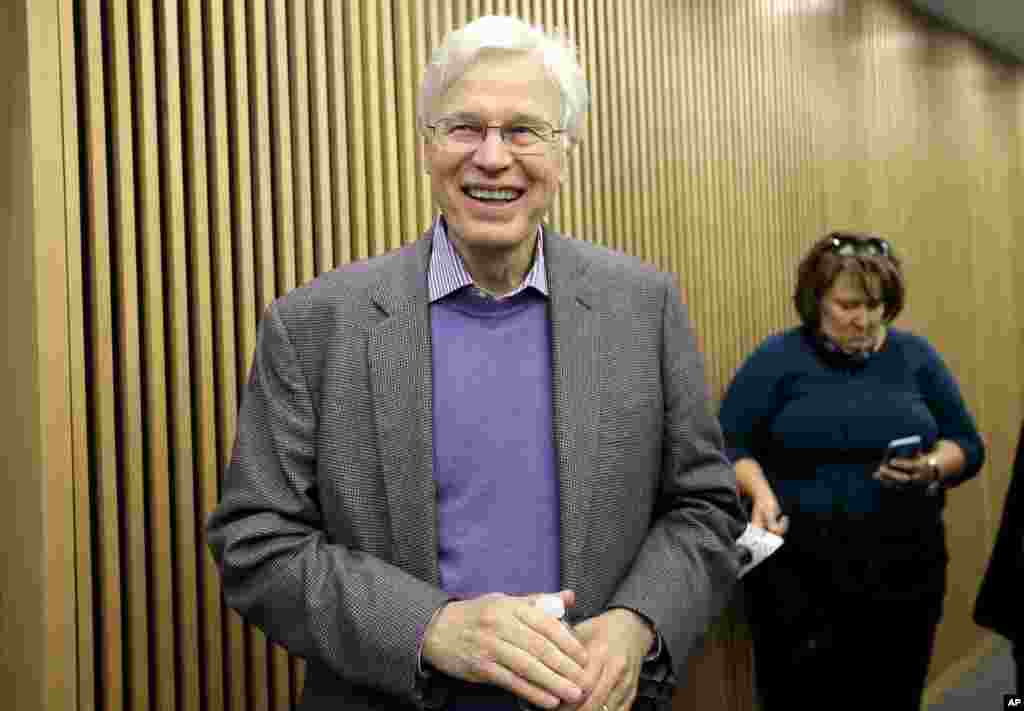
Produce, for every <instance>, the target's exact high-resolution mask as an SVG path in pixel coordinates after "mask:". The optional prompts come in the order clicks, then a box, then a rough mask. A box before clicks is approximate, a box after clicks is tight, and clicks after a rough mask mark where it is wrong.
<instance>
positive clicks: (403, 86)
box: [394, 2, 426, 242]
mask: <svg viewBox="0 0 1024 711" xmlns="http://www.w3.org/2000/svg"><path fill="white" fill-rule="evenodd" d="M422 9H423V3H422V2H414V3H402V4H400V5H398V6H397V7H396V8H395V21H394V27H395V39H394V42H395V52H396V53H397V58H398V60H397V61H398V63H397V66H396V76H395V83H396V85H397V87H396V89H397V92H396V96H395V101H396V102H397V106H396V109H397V110H396V115H397V116H398V126H397V130H398V137H397V139H396V142H397V150H398V155H397V161H396V162H398V163H400V164H401V165H404V166H405V170H399V173H398V176H397V181H396V184H397V185H398V190H399V192H400V193H401V195H402V199H403V200H404V205H403V208H402V210H401V212H400V219H401V226H400V227H399V230H400V231H401V234H400V236H399V239H401V240H403V241H406V242H409V241H412V240H413V239H415V238H416V237H418V236H419V227H420V221H421V218H423V219H425V218H426V214H425V213H426V209H425V208H426V206H425V205H424V204H423V200H422V196H421V194H420V181H419V179H418V177H419V175H421V174H422V171H423V165H422V160H421V159H420V157H419V155H418V153H419V147H418V138H419V133H418V131H417V130H416V120H415V117H416V94H415V86H416V77H418V76H420V74H421V72H422V69H421V68H420V64H421V62H420V61H419V60H420V54H419V52H418V45H417V44H416V40H414V39H413V35H414V32H415V34H416V35H417V39H418V38H419V37H422V26H420V27H416V26H415V20H414V19H413V18H414V15H415V13H416V12H417V11H422ZM414 28H415V29H414ZM401 117H405V120H404V121H403V120H401Z"/></svg>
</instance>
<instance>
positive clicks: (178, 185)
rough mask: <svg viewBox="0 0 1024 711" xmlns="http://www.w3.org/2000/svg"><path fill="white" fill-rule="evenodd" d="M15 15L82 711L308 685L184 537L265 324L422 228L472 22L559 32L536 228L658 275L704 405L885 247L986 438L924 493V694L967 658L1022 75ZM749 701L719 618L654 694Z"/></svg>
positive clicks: (994, 488) (673, 20)
mask: <svg viewBox="0 0 1024 711" xmlns="http://www.w3.org/2000/svg"><path fill="white" fill-rule="evenodd" d="M25 6H26V7H29V6H30V7H31V10H30V11H29V15H30V17H31V18H32V20H31V22H35V23H36V25H37V26H46V25H47V23H49V28H50V30H51V31H52V33H53V37H55V38H57V39H56V40H55V41H57V42H59V44H60V48H61V49H62V52H61V53H60V62H59V64H60V67H59V71H60V77H61V78H60V82H59V86H60V87H62V88H61V90H60V95H59V96H58V97H57V99H56V100H55V101H54V104H53V106H54V108H55V110H56V111H57V112H58V115H59V116H60V122H62V123H61V125H62V127H63V131H61V130H59V129H53V134H54V135H52V136H50V135H46V133H45V131H43V132H39V131H38V130H37V132H36V133H35V134H33V135H32V138H31V140H33V141H34V142H36V143H37V145H38V144H39V142H45V141H51V140H52V141H53V142H55V145H58V146H59V147H60V150H61V151H62V152H63V161H64V163H63V168H64V170H63V176H64V178H65V180H66V185H64V186H62V188H63V187H66V192H65V193H62V196H61V201H62V202H63V205H60V204H55V205H53V209H54V210H57V211H58V212H60V214H61V215H62V217H63V215H64V214H66V215H67V227H66V229H65V230H61V229H56V230H51V231H49V232H47V233H46V234H45V235H37V239H49V240H51V241H52V240H53V239H58V240H60V243H61V244H64V246H65V251H63V252H62V259H66V263H65V262H63V261H61V262H60V263H59V269H60V270H59V271H58V272H57V273H56V274H53V278H55V279H65V281H64V284H63V286H62V288H66V289H67V299H66V308H67V312H66V323H65V324H64V328H65V329H66V331H64V333H65V334H66V336H67V342H66V344H65V345H63V346H61V348H63V349H64V350H63V354H62V355H63V356H65V357H66V367H67V370H66V374H65V375H66V378H67V386H66V388H65V393H64V397H63V399H62V398H61V393H60V392H52V391H51V392H50V394H48V395H47V398H52V399H55V400H54V402H56V401H60V403H61V404H62V406H63V407H66V408H67V409H68V410H69V411H70V412H71V413H72V415H73V416H71V417H69V418H68V420H67V429H68V432H67V437H68V442H69V445H68V448H69V449H70V452H69V453H66V454H65V456H64V460H66V461H65V462H64V466H63V467H58V471H60V472H63V473H64V474H65V475H66V477H67V480H68V481H70V482H72V484H73V491H71V492H70V493H69V494H68V496H69V497H70V504H73V510H74V516H73V523H72V522H69V521H67V520H60V521H58V520H55V519H44V527H45V528H46V529H47V530H48V531H49V532H50V534H51V535H53V536H56V537H57V538H58V539H63V540H64V542H65V543H67V544H68V545H69V546H70V550H72V551H73V556H74V559H75V560H74V568H75V573H76V577H75V580H76V583H75V585H74V586H70V587H71V589H70V590H69V591H68V592H67V593H66V594H67V595H68V596H69V597H68V598H67V599H68V600H71V601H72V602H73V604H74V609H75V610H76V619H75V625H74V634H75V638H76V640H77V654H76V658H77V663H76V665H75V666H76V669H77V672H76V673H77V683H76V684H75V687H74V688H75V691H76V695H77V707H78V708H79V709H81V710H82V711H92V710H93V709H96V710H97V711H99V710H102V711H121V710H122V709H129V710H132V711H142V710H143V709H161V710H164V709H181V710H183V711H200V710H202V711H207V710H209V711H216V710H220V709H230V710H231V711H242V710H248V709H253V710H262V709H275V710H283V709H287V708H290V707H291V706H292V705H293V703H294V701H295V699H296V698H297V695H298V693H299V691H300V689H301V685H302V666H301V664H300V663H299V662H297V661H295V660H292V659H290V658H289V657H288V656H287V655H286V654H285V653H284V652H283V651H282V650H280V649H279V648H277V647H276V646H274V645H272V644H269V643H268V642H267V640H266V639H265V638H264V636H263V635H262V634H261V633H260V632H259V631H257V630H255V629H252V628H249V627H247V626H245V625H243V624H242V623H241V622H240V620H239V619H238V617H237V616H236V615H235V614H234V613H233V612H230V611H226V610H225V609H224V607H223V605H222V603H221V596H220V591H219V588H218V580H217V575H216V571H215V569H214V566H213V564H212V561H211V558H210V556H209V554H208V552H207V550H206V548H205V543H204V540H203V526H204V521H205V519H206V517H207V515H208V513H209V512H210V510H211V509H212V507H213V506H214V504H215V502H216V500H217V491H218V477H219V473H220V471H221V470H222V468H223V466H224V464H225V462H226V461H227V459H228V456H229V453H230V447H231V444H232V439H233V433H234V426H235V413H236V408H237V406H238V396H239V392H240V387H241V384H242V382H243V381H244V379H245V376H246V374H247V370H248V366H249V362H250V357H251V354H252V351H253V347H254V344H255V334H256V327H257V322H258V317H259V314H260V313H261V311H262V309H263V308H264V307H265V305H266V304H267V303H268V302H269V301H270V300H271V299H273V298H275V297H276V296H278V295H280V294H282V293H284V292H286V291H288V290H289V289H291V288H293V287H294V286H296V285H297V284H299V283H302V282H305V281H307V280H309V279H311V278H312V277H314V276H315V275H317V274H319V273H321V272H323V271H325V270H329V269H331V268H333V267H334V266H335V265H338V264H342V263H346V262H349V261H352V260H355V259H361V258H365V257H367V256H371V255H376V254H379V253H381V252H384V251H386V250H389V249H392V248H394V247H397V246H399V245H401V244H402V243H405V242H409V241H412V240H414V239H415V238H416V237H417V236H418V235H419V233H420V231H421V230H422V229H423V228H424V227H425V226H426V225H427V224H428V223H429V221H430V219H431V216H432V208H431V201H430V193H429V183H428V181H427V178H426V176H425V174H424V172H423V166H422V165H421V162H420V161H421V159H420V156H419V153H418V149H417V146H418V137H417V135H416V131H415V126H414V116H415V102H416V96H417V87H418V81H419V78H420V76H421V74H422V70H423V67H424V64H425V62H426V60H427V58H428V56H429V53H430V52H431V50H432V49H433V48H434V47H436V46H437V45H438V43H439V41H440V39H441V38H442V37H443V36H444V34H445V33H446V32H447V31H448V30H449V29H451V28H453V27H456V26H459V25H461V24H463V23H464V22H466V21H467V20H469V19H471V18H473V17H476V16H479V15H481V14H489V13H510V14H517V15H520V16H522V17H524V18H526V19H528V20H530V21H532V22H534V23H539V24H543V25H545V26H546V27H548V28H552V29H559V30H561V31H562V32H564V33H565V34H566V35H568V37H569V38H571V39H572V40H573V41H575V42H576V43H578V45H579V51H580V58H581V60H582V62H583V64H584V67H585V69H586V71H587V75H588V78H589V81H590V85H591V89H592V93H593V108H592V111H591V113H590V115H589V117H588V120H587V124H586V129H585V133H584V135H583V143H582V144H581V146H580V147H579V149H578V150H577V151H576V152H575V153H574V155H573V157H572V162H571V169H570V177H569V180H568V182H567V184H566V186H565V189H564V190H563V192H562V194H561V195H560V197H559V198H558V201H557V203H556V205H555V208H554V211H553V214H552V216H551V223H552V225H553V226H554V227H555V228H557V229H559V230H561V231H564V232H567V233H569V234H572V235H575V236H577V237H579V238H582V239H587V240H591V241H594V242H597V243H600V244H604V245H609V246H612V247H614V248H617V249H621V250H624V251H626V252H630V253H633V254H637V255H639V256H641V257H643V258H644V259H647V260H649V261H651V262H653V263H655V264H657V265H658V266H659V267H661V268H663V269H665V270H670V271H673V272H675V273H676V274H678V276H679V279H680V283H681V285H682V287H683V290H684V293H685V295H686V299H687V301H688V303H689V305H690V313H691V316H692V318H693V320H694V322H695V324H696V328H697V331H698V334H699V337H700V341H701V344H702V347H703V350H704V352H705V354H706V357H707V361H708V374H709V379H710V382H709V387H710V389H711V392H712V394H713V397H714V398H715V399H716V400H717V398H718V397H719V396H720V395H721V393H722V392H723V389H724V387H725V385H726V384H727V383H728V380H729V378H730V377H731V375H732V373H733V372H734V370H735V369H736V367H737V366H738V364H739V363H740V362H741V360H742V359H743V358H744V356H745V355H746V354H747V353H749V352H750V350H751V349H752V348H753V347H754V346H755V344H757V343H758V342H759V341H760V340H761V339H762V338H764V337H765V336H766V335H767V334H769V333H771V332H772V331H775V330H778V329H781V328H784V327H787V326H789V325H791V324H792V323H794V322H795V312H794V311H793V309H792V307H791V305H790V293H791V289H792V285H793V282H794V272H795V266H796V263H797V261H798V259H799V257H800V255H801V254H802V253H803V251H804V250H805V249H806V248H807V247H808V245H809V244H810V243H811V242H812V241H813V240H814V239H816V238H817V237H818V236H820V235H821V234H822V233H824V232H825V231H827V230H829V229H833V228H853V229H861V230H867V231H872V232H876V233H879V234H882V235H884V236H886V237H888V238H890V239H891V240H892V241H893V242H894V243H895V245H896V246H897V248H898V249H899V251H900V252H901V253H902V255H903V256H904V257H905V261H906V266H907V273H908V279H909V282H910V293H909V305H908V308H907V311H906V313H905V316H904V317H902V319H901V325H903V326H905V327H909V328H912V329H914V330H916V331H918V332H920V333H922V334H924V335H926V336H927V337H928V338H930V339H931V340H932V341H933V342H934V343H935V344H936V345H937V346H938V348H939V349H940V351H941V352H942V354H943V355H944V357H945V358H946V359H947V360H948V362H949V364H950V365H951V367H952V368H953V370H954V372H955V373H956V374H957V376H958V377H959V379H960V382H961V384H962V386H963V389H964V392H965V395H966V397H967V400H968V402H969V404H970V406H971V407H972V408H973V410H974V412H975V413H976V415H977V417H978V420H979V422H980V425H981V428H982V430H983V433H984V435H985V437H986V439H987V441H988V443H989V447H990V449H989V464H988V465H987V466H986V468H985V472H984V474H983V476H982V478H981V479H980V480H979V481H977V482H974V483H971V484H969V485H967V486H965V487H963V488H962V489H961V490H958V491H957V492H955V493H954V494H953V495H952V496H951V501H950V506H949V510H948V513H947V522H948V528H949V533H950V548H951V556H952V563H951V569H950V571H951V576H950V590H949V596H948V600H947V611H946V616H945V621H944V622H943V624H942V627H941V629H940V634H939V642H938V649H937V652H936V655H935V659H934V662H933V668H932V678H933V681H935V683H936V684H940V683H941V680H942V678H943V673H944V672H946V671H947V670H950V669H953V668H955V667H956V665H957V664H958V663H959V661H960V660H962V659H963V658H965V657H967V656H969V655H970V654H971V652H972V650H974V649H975V648H977V647H978V645H979V644H981V643H982V642H983V641H984V639H985V638H984V636H983V635H982V633H981V631H980V630H978V629H977V628H975V627H974V626H973V625H972V624H971V622H970V618H969V613H970V606H971V603H972V601H973V596H974V594H975V592H976V590H977V583H978V580H979V578H980V574H981V571H982V569H983V566H984V563H985V560H986V557H987V553H988V550H989V548H990V545H991V541H992V538H993V536H994V525H995V523H996V521H997V517H998V511H999V506H1000V504H1001V500H1002V496H1003V494H1004V492H1005V489H1006V485H1007V482H1008V471H1009V458H1010V455H1011V452H1012V447H1013V444H1014V442H1012V441H1011V439H1012V437H1013V436H1014V435H1015V433H1016V431H1017V427H1018V425H1019V422H1020V420H1021V416H1022V414H1024V412H1022V409H1024V408H1022V405H1024V397H1022V394H1024V393H1022V385H1021V375H1022V373H1021V366H1020V365H1019V364H1020V363H1021V362H1022V359H1024V358H1022V357H1024V336H1022V329H1021V328H1020V324H1019V320H1018V319H1019V317H1018V313H1019V311H1018V307H1019V306H1024V293H1022V289H1024V286H1022V283H1024V280H1022V279H1021V275H1022V270H1024V247H1022V246H1021V245H1020V243H1019V240H1018V239H1017V238H1016V235H1018V234H1020V233H1021V228H1022V227H1024V207H1021V204H1020V201H1019V199H1018V200H1015V199H1014V195H1019V194H1020V193H1021V192H1022V189H1024V174H1022V160H1024V140H1022V136H1021V132H1022V129H1024V72H1022V70H1021V67H1020V66H1014V65H1011V64H1009V63H1006V62H1004V61H1002V60H1000V59H999V58H997V57H994V56H993V55H991V54H990V53H989V52H987V51H986V50H984V49H981V48H979V47H978V46H976V45H974V44H972V43H971V42H970V41H968V40H966V39H964V38H963V37H961V36H959V35H957V34H955V33H953V32H951V31H948V30H946V29H943V28H942V27H939V26H937V25H935V24H934V23H933V22H931V21H929V20H927V19H925V18H923V17H922V16H919V15H917V14H915V13H914V12H912V11H911V10H909V9H908V8H907V7H906V6H905V5H904V4H903V3H901V2H898V1H897V0H863V1H862V2H857V1H854V0H728V1H724V0H700V1H693V2H676V1H675V0H532V1H530V0H519V1H517V0H294V1H293V2H283V1H281V2H278V1H276V0H248V1H243V0H153V1H152V2H107V3H101V2H98V1H96V0H66V1H65V2H61V3H59V4H58V3H56V1H55V0H54V2H48V3H35V2H33V3H31V5H29V4H28V3H26V5H25ZM15 19H17V20H18V23H22V22H25V23H28V22H29V21H28V20H26V19H25V18H24V17H20V16H19V17H16V18H15ZM24 26H25V27H28V26H29V25H28V24H25V25H24ZM35 81H36V80H35V79H32V80H31V82H35ZM33 85H34V84H33ZM51 119H52V117H51ZM33 121H36V119H33ZM49 123H56V122H55V121H53V120H51V121H50V122H45V121H41V120H40V121H39V126H40V127H45V126H47V125H49ZM12 155H14V154H12ZM17 155H21V154H17ZM22 159H24V156H22ZM7 239H11V238H10V237H8V238H7ZM11 254H12V255H15V254H16V253H14V252H11ZM41 258H42V257H41ZM8 264H9V265H12V264H13V262H9V263H8ZM10 268H11V269H14V268H15V267H13V266H11V267H10ZM65 277H66V278H65ZM43 315H44V314H42V312H40V313H39V316H40V317H42V316H43ZM59 321H60V320H59V319H58V322H59ZM58 350H59V349H58ZM59 355H60V354H59ZM24 357H25V358H27V359H29V360H31V359H32V358H33V357H39V356H38V353H36V355H35V356H33V355H31V354H25V355H24ZM6 377H7V378H8V379H9V380H11V381H12V382H13V379H14V378H16V377H17V376H16V375H12V374H10V373H9V374H8V375H7V376H6ZM50 406H51V405H50V400H44V401H43V407H44V409H45V408H48V407H50ZM10 436H11V435H5V438H8V437H10ZM14 436H15V437H16V436H17V435H14ZM33 461H35V460H33ZM11 471H12V469H11V466H10V465H9V466H8V472H9V476H11V473H10V472H11ZM40 472H43V470H42V469H40ZM44 473H45V472H44ZM41 475H42V474H41ZM56 495H57V494H54V496H56ZM61 501H65V499H61ZM49 515H50V516H52V513H51V514H49ZM13 520H14V521H15V523H9V522H8V523H4V524H2V525H4V526H6V527H7V528H8V529H10V528H11V527H12V526H18V525H20V524H18V523H16V521H17V519H13ZM8 565H9V566H11V565H12V564H11V563H8ZM26 585H28V583H26ZM25 589H29V588H27V587H26V588H25ZM12 599H14V598H12ZM8 607H12V605H10V604H8V603H7V602H6V601H5V603H4V609H5V611H6V609H7V608H8ZM5 617H6V615H5ZM8 656H9V655H8ZM751 703H752V702H751V691H750V651H749V644H748V642H747V634H746V631H745V629H744V627H743V623H742V619H741V615H740V614H739V612H738V611H737V610H733V611H731V612H730V613H729V614H727V615H726V616H725V618H723V620H722V622H720V623H719V624H718V625H716V627H715V628H714V629H713V630H712V632H711V633H710V634H709V638H708V641H707V644H706V645H705V649H704V651H703V652H702V653H701V654H700V655H698V656H697V657H696V658H695V659H694V662H693V664H692V673H691V677H690V679H689V682H688V684H687V686H686V688H684V689H683V690H682V691H681V692H680V695H679V699H678V705H679V706H680V707H690V706H691V705H695V704H699V705H700V706H701V707H708V708H723V709H747V708H750V707H751Z"/></svg>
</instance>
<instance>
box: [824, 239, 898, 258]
mask: <svg viewBox="0 0 1024 711" xmlns="http://www.w3.org/2000/svg"><path fill="white" fill-rule="evenodd" d="M831 249H832V252H833V253H834V254H838V255H839V256H840V257H888V256H889V251H890V248H889V243H888V242H886V241H885V240H884V239H882V238H881V237H851V236H849V235H842V234H833V235H832V237H831Z"/></svg>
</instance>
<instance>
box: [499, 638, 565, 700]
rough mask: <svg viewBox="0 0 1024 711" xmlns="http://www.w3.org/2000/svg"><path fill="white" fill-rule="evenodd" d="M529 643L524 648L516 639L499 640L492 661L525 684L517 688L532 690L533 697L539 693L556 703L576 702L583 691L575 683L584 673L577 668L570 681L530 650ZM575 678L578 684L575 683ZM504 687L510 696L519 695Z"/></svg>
mask: <svg viewBox="0 0 1024 711" xmlns="http://www.w3.org/2000/svg"><path fill="white" fill-rule="evenodd" d="M529 644H530V643H529V642H528V643H527V647H526V648H524V647H523V646H521V642H520V641H519V640H516V641H508V640H499V641H498V642H497V644H496V648H495V662H496V663H497V665H498V667H499V668H500V669H504V670H506V671H508V672H509V673H510V674H512V675H513V676H515V677H516V678H518V679H519V680H520V681H521V682H522V683H523V684H524V685H525V686H520V687H519V688H520V689H525V688H526V687H532V689H533V692H532V693H534V694H536V693H537V692H538V691H539V692H543V693H546V694H548V695H552V696H554V697H557V700H558V701H567V702H569V703H574V702H576V701H579V700H580V698H582V696H583V689H582V688H580V685H579V683H578V681H582V679H583V670H582V669H580V670H579V673H578V674H573V675H572V678H570V677H568V676H563V675H562V674H560V673H559V672H557V671H556V670H555V669H554V668H553V667H552V666H550V665H549V662H548V661H545V660H544V658H543V657H540V656H538V655H536V654H535V653H534V652H533V651H532V650H531V649H529V646H528V645H529ZM558 656H559V657H561V659H562V660H565V662H566V663H568V664H572V660H570V659H568V658H567V657H565V656H564V655H562V654H561V653H558ZM503 678H504V677H503ZM574 678H575V679H577V680H578V681H574V680H573V679H574ZM495 681H498V680H497V679H496V680H495ZM506 688H508V689H509V691H512V692H513V693H517V694H518V693H519V691H517V690H516V689H514V688H511V687H508V686H506ZM541 705H543V704H541Z"/></svg>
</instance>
